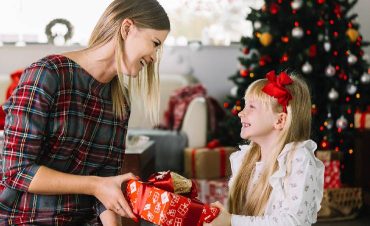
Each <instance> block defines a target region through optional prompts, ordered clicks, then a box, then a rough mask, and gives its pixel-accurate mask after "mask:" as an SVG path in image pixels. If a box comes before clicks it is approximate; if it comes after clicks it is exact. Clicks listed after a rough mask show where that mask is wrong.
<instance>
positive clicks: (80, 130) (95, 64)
mask: <svg viewBox="0 0 370 226" xmlns="http://www.w3.org/2000/svg"><path fill="white" fill-rule="evenodd" d="M169 30H170V23H169V19H168V17H167V14H166V12H165V11H164V9H163V8H162V7H161V6H160V4H159V3H158V2H157V1H156V0H141V1H137V0H114V1H113V2H112V3H111V4H110V5H109V6H108V8H107V9H106V10H105V12H104V13H103V15H102V16H101V18H100V19H99V21H98V23H97V25H96V26H95V28H94V31H93V33H92V35H91V38H90V42H89V46H88V47H87V48H86V49H82V50H79V51H75V52H68V53H64V54H61V55H51V56H46V57H45V58H43V59H40V60H39V61H37V62H35V63H33V64H31V65H30V66H29V67H28V68H27V69H26V70H25V72H24V73H23V75H22V78H21V80H20V82H19V84H18V87H17V88H16V90H15V91H14V92H13V94H12V96H11V97H10V98H9V100H8V101H7V103H6V104H5V106H4V110H5V112H6V114H7V115H6V123H5V145H4V151H3V162H2V164H3V170H2V171H1V173H0V176H1V184H0V203H1V205H0V225H21V224H22V225H83V224H101V223H102V224H103V225H119V224H120V223H119V216H123V217H130V218H132V219H135V216H134V215H133V213H132V211H131V209H130V207H129V205H128V204H127V201H126V200H125V198H124V196H123V194H122V191H121V185H122V183H123V182H125V181H127V180H129V179H132V178H134V175H132V174H131V173H129V174H124V175H118V174H119V173H120V170H121V168H122V160H123V155H124V149H125V143H124V142H125V136H126V132H127V124H128V119H129V115H130V110H129V109H130V108H129V107H130V98H131V93H132V92H134V91H139V92H136V93H141V94H143V95H138V96H143V97H145V98H143V101H144V104H145V105H146V106H147V112H148V115H149V116H150V117H151V119H153V120H156V119H157V118H158V116H157V115H158V98H159V97H158V96H159V95H158V82H159V80H158V60H157V57H158V56H157V55H159V50H160V47H161V46H162V43H163V42H164V41H165V39H166V37H167V34H168V32H169ZM133 77H137V78H136V80H137V82H136V81H135V84H137V86H133V85H132V82H131V78H133ZM126 80H127V81H126ZM135 97H136V96H135ZM99 218H100V219H99ZM100 221H101V222H100Z"/></svg>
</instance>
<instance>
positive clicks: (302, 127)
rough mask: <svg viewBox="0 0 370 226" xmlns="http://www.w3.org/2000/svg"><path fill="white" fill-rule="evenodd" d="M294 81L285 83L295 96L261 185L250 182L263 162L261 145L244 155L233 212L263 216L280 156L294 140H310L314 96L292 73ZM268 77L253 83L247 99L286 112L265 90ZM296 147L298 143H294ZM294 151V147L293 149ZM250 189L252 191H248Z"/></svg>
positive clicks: (234, 189) (233, 192)
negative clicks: (285, 147) (312, 98)
mask: <svg viewBox="0 0 370 226" xmlns="http://www.w3.org/2000/svg"><path fill="white" fill-rule="evenodd" d="M291 79H292V80H293V83H292V84H290V85H287V86H285V88H286V89H288V90H289V92H290V94H291V95H292V97H293V98H292V99H291V100H290V101H289V103H288V106H287V119H286V123H285V126H284V128H283V130H282V134H281V136H280V137H277V139H276V140H277V144H276V145H275V147H276V148H275V149H274V150H271V152H270V153H271V154H270V155H269V158H268V159H267V161H265V162H264V166H265V167H264V169H263V171H262V175H261V177H260V178H259V180H258V182H257V184H256V185H255V186H254V187H252V188H251V190H249V191H248V185H249V181H250V179H251V176H252V172H253V171H254V168H255V165H256V162H257V161H260V158H261V150H260V146H259V145H258V144H256V143H253V142H251V144H250V146H251V149H250V151H249V152H248V154H247V155H246V156H245V157H244V159H243V163H242V166H241V168H240V170H239V173H238V174H237V175H236V177H235V178H234V180H233V184H232V186H231V188H230V195H229V203H228V204H229V210H230V213H232V214H237V215H247V216H262V215H263V214H264V211H265V206H266V204H267V201H268V199H269V197H270V194H271V190H272V188H271V186H270V184H269V178H270V177H271V175H272V174H273V173H274V172H275V171H276V170H277V169H278V161H277V158H278V156H279V154H280V153H281V151H282V149H283V148H284V146H285V145H286V144H288V143H291V142H299V141H303V140H307V139H309V137H310V133H311V97H310V92H309V89H308V86H307V84H306V83H305V82H304V81H303V80H302V79H301V78H299V77H297V76H291ZM266 83H267V79H260V80H257V81H255V82H253V83H252V84H251V85H250V86H249V87H248V89H247V90H246V92H245V98H246V99H255V100H259V101H261V102H262V103H263V104H264V105H265V106H267V107H269V108H271V110H272V111H273V112H275V113H280V112H283V107H282V106H281V105H280V104H279V103H278V101H277V99H276V98H274V97H272V96H269V95H267V94H266V93H265V92H263V91H262V88H263V87H264V86H265V85H266ZM293 147H294V146H293ZM293 150H294V148H293ZM293 153H294V151H291V152H290V153H289V154H288V160H287V161H288V164H287V165H288V167H287V175H289V174H290V171H291V164H290V162H291V159H292V157H293ZM247 192H248V194H247Z"/></svg>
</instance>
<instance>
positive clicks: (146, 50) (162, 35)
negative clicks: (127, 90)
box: [122, 23, 169, 77]
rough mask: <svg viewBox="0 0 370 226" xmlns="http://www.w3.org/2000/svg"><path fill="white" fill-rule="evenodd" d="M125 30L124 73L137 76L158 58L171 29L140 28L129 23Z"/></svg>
mask: <svg viewBox="0 0 370 226" xmlns="http://www.w3.org/2000/svg"><path fill="white" fill-rule="evenodd" d="M123 29H125V30H124V32H125V33H126V37H125V38H124V52H123V68H122V70H123V73H124V74H126V75H129V76H134V77H135V76H137V75H139V72H140V71H141V70H142V69H143V68H144V67H145V66H146V65H148V64H149V63H154V62H155V61H156V60H157V51H158V50H159V49H160V48H161V46H162V45H163V43H164V41H165V39H166V38H167V35H168V33H169V31H167V30H154V29H149V28H138V27H137V26H135V24H133V23H132V24H129V25H128V26H127V27H125V28H123Z"/></svg>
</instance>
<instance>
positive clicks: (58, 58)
mask: <svg viewBox="0 0 370 226" xmlns="http://www.w3.org/2000/svg"><path fill="white" fill-rule="evenodd" d="M73 65H74V63H73V61H71V60H69V59H68V58H67V57H65V56H63V55H59V54H52V55H47V56H44V57H43V58H41V59H39V60H37V61H35V62H33V63H32V64H31V65H30V66H29V67H28V68H35V67H43V68H45V69H49V70H54V71H55V70H58V69H60V68H62V67H66V66H68V67H71V66H73ZM26 69H27V68H26Z"/></svg>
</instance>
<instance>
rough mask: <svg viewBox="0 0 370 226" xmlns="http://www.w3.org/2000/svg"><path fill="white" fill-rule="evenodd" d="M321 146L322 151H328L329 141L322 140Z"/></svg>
mask: <svg viewBox="0 0 370 226" xmlns="http://www.w3.org/2000/svg"><path fill="white" fill-rule="evenodd" d="M320 146H321V148H322V149H324V150H327V149H329V142H328V141H327V140H322V141H321V144H320Z"/></svg>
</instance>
